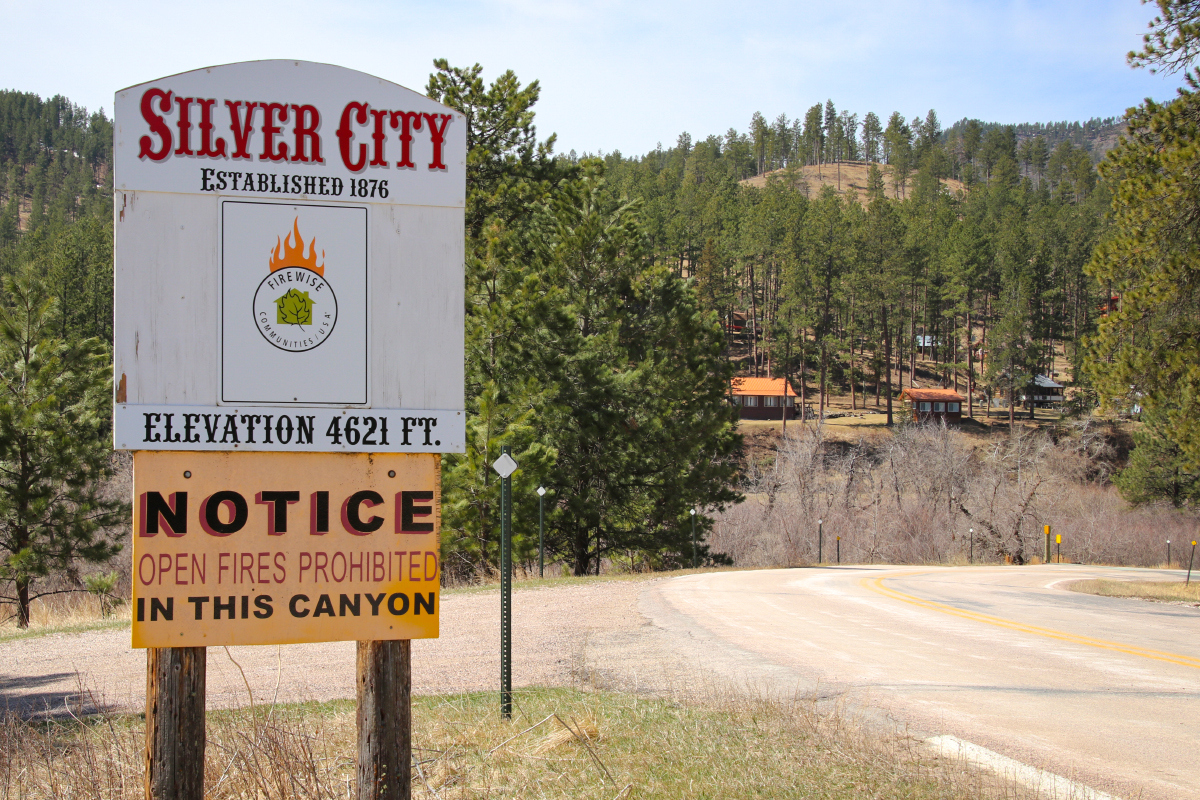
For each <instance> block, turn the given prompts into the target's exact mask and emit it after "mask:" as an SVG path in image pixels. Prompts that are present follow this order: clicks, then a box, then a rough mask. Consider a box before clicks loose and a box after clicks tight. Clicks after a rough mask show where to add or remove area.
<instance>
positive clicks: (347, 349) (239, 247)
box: [220, 200, 369, 405]
mask: <svg viewBox="0 0 1200 800" xmlns="http://www.w3.org/2000/svg"><path fill="white" fill-rule="evenodd" d="M368 214H369V211H368V209H367V208H365V207H358V206H335V205H318V204H308V203H265V202H251V201H235V200H226V201H223V202H222V203H221V322H220V328H221V402H222V403H223V404H230V403H238V404H289V403H295V404H299V405H320V404H337V405H353V404H366V403H367V398H368V386H367V365H368V362H367V355H368V354H367V330H368V327H367V300H368V295H367V291H368V287H367V253H368V249H367V228H368V219H367V215H368Z"/></svg>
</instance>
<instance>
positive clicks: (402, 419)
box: [115, 405, 466, 453]
mask: <svg viewBox="0 0 1200 800" xmlns="http://www.w3.org/2000/svg"><path fill="white" fill-rule="evenodd" d="M115 418H116V428H117V430H118V431H119V432H120V433H119V434H118V435H119V436H120V437H121V438H120V439H118V440H117V443H116V446H117V448H118V449H120V450H270V451H276V452H292V453H294V452H305V451H309V452H325V453H343V452H366V453H455V452H462V450H463V449H464V446H465V438H466V422H465V415H464V414H463V412H461V411H445V410H443V411H437V410H434V411H428V410H423V409H413V410H407V411H405V410H378V409H373V408H371V409H337V408H287V407H269V406H266V407H264V406H246V407H244V408H239V407H237V406H222V407H220V408H213V407H211V406H170V405H153V406H151V405H137V406H131V405H118V406H117V407H116V412H115Z"/></svg>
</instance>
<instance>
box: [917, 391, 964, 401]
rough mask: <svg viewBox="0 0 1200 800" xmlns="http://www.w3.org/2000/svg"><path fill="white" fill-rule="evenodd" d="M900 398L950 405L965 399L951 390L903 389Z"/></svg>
mask: <svg viewBox="0 0 1200 800" xmlns="http://www.w3.org/2000/svg"><path fill="white" fill-rule="evenodd" d="M900 396H901V397H907V398H908V399H909V400H925V401H929V400H936V401H938V402H951V403H962V402H965V401H966V399H967V398H965V397H963V396H962V395H961V394H959V393H958V392H956V391H954V390H953V389H905V390H904V391H903V392H901V393H900Z"/></svg>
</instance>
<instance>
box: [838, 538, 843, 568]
mask: <svg viewBox="0 0 1200 800" xmlns="http://www.w3.org/2000/svg"><path fill="white" fill-rule="evenodd" d="M837 562H838V563H839V564H840V563H842V537H840V536H839V537H837Z"/></svg>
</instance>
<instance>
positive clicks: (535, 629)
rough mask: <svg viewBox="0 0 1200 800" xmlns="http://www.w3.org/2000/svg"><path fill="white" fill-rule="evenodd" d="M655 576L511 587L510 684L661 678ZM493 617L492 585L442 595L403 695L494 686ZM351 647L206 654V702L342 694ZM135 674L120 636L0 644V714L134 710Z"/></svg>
mask: <svg viewBox="0 0 1200 800" xmlns="http://www.w3.org/2000/svg"><path fill="white" fill-rule="evenodd" d="M665 580H667V579H652V580H629V581H623V580H611V581H603V582H590V583H587V584H582V585H568V586H551V587H538V588H528V589H517V590H516V591H514V592H513V617H514V624H513V678H514V686H567V685H578V684H580V683H583V682H588V681H590V682H592V683H603V684H605V685H607V686H611V687H613V688H617V687H621V688H625V687H629V688H637V687H638V686H641V687H643V688H648V684H649V683H654V684H655V685H658V684H660V683H661V682H662V681H663V680H666V679H667V676H668V675H669V674H670V667H669V666H668V661H670V660H672V659H671V658H670V654H669V651H668V650H667V649H666V638H667V636H666V634H665V632H663V631H661V630H659V629H657V628H655V627H654V626H653V625H652V624H651V622H650V620H649V619H648V618H647V617H646V616H644V615H643V614H642V613H640V612H639V610H638V598H639V595H640V594H642V593H643V592H646V591H650V590H653V588H654V587H655V586H656V585H658V584H661V583H663V582H664V581H665ZM499 618H500V595H499V591H498V590H496V589H491V590H482V591H471V592H463V593H450V594H447V595H444V596H443V598H442V610H441V636H440V638H438V639H424V640H416V641H414V643H413V665H412V676H413V691H414V692H415V693H418V694H440V693H448V692H469V691H483V690H494V689H495V688H496V687H497V684H498V680H499V673H500V632H499ZM354 651H355V645H354V643H353V642H327V643H320V644H298V645H282V646H260V647H230V648H223V647H213V648H209V651H208V703H209V706H210V707H212V708H221V707H231V706H238V705H245V704H246V701H247V698H248V697H249V696H251V694H252V696H253V699H254V702H255V703H262V702H270V701H271V700H272V699H278V701H280V702H295V701H304V700H333V699H339V698H352V697H354V691H355V683H354ZM145 675H146V655H145V652H144V651H142V650H134V649H132V648H131V647H130V646H129V630H128V628H124V629H120V630H100V631H87V632H82V633H61V634H48V635H45V636H40V637H31V638H27V639H19V640H14V641H10V642H5V643H0V708H5V707H6V708H9V709H11V710H15V711H17V712H18V713H22V714H29V713H51V714H53V713H63V712H64V710H65V707H69V708H71V709H72V710H75V711H78V710H90V709H92V708H106V709H111V710H120V711H141V710H142V709H143V708H144V704H145V680H146V677H145Z"/></svg>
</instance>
